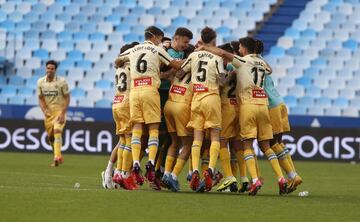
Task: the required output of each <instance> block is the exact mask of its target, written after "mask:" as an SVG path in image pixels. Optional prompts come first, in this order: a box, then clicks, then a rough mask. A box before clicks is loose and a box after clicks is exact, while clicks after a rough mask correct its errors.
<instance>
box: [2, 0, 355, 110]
mask: <svg viewBox="0 0 360 222" xmlns="http://www.w3.org/2000/svg"><path fill="white" fill-rule="evenodd" d="M282 2H283V3H281V4H279V2H278V1H277V0H193V1H189V0H170V1H168V0H148V1H145V0H141V1H140V0H139V1H137V0H121V1H111V0H98V1H87V0H72V1H71V0H62V1H38V0H17V1H12V0H8V1H5V0H4V1H1V5H0V68H1V70H2V72H1V78H0V83H1V89H0V95H1V99H0V103H1V104H15V103H16V104H31V105H33V104H36V103H35V102H34V100H31V99H30V98H31V96H28V95H27V94H31V95H35V93H36V92H35V85H36V80H37V79H38V78H39V76H41V75H43V72H44V63H45V61H46V60H48V59H55V60H58V61H59V62H60V66H59V69H58V74H59V75H62V76H65V77H66V78H67V79H68V81H69V85H70V87H71V93H72V95H73V97H74V102H72V103H71V105H72V106H84V107H110V104H111V103H110V102H109V101H110V100H111V98H108V95H111V94H110V93H105V92H108V91H110V90H111V89H112V88H113V83H112V81H113V71H112V62H113V59H114V57H115V56H116V55H117V53H118V52H119V49H120V47H121V45H122V44H124V43H126V42H131V41H142V40H143V34H142V31H143V29H144V28H145V27H146V26H148V25H153V24H154V25H157V26H159V27H161V28H163V29H164V30H165V32H166V35H167V36H172V34H173V32H174V31H175V29H176V27H178V26H186V27H188V28H190V29H191V30H192V31H193V32H194V34H195V39H197V38H198V37H199V31H200V29H201V28H202V27H203V26H204V25H209V26H211V27H213V28H215V29H216V31H217V32H218V43H219V44H221V43H223V42H227V41H230V40H235V39H238V38H239V37H241V36H245V35H247V34H248V32H249V31H253V30H255V28H256V27H257V24H259V23H261V24H262V26H261V29H260V30H258V31H257V33H256V35H255V36H256V37H259V38H260V39H262V40H263V41H264V42H265V46H266V52H267V54H266V56H265V58H266V59H267V61H268V62H269V63H270V64H271V65H272V67H273V70H274V74H273V79H274V81H275V84H276V85H277V87H278V89H279V92H280V93H281V94H282V95H283V96H284V98H285V101H286V102H287V105H288V107H289V108H290V114H298V115H343V116H359V110H360V105H359V104H360V103H359V98H360V97H359V96H360V91H359V90H358V86H359V83H360V71H358V69H359V67H360V62H359V60H358V59H357V57H358V56H359V55H360V49H359V39H360V32H359V31H358V30H357V27H358V26H359V25H360V16H359V15H360V1H358V0H312V1H310V0H298V1H290V0H285V1H282ZM273 6H276V7H273ZM274 8H276V10H275V11H273V12H272V10H274ZM269 12H270V14H271V17H270V18H269V19H266V21H264V19H265V15H267V14H268V13H269ZM329 46H331V47H329ZM8 62H10V63H12V64H13V66H12V67H11V66H5V65H4V64H5V63H8ZM23 88H24V89H23ZM89 95H90V96H89ZM15 96H19V98H22V99H20V100H16V99H14V97H15ZM28 98H29V99H28Z"/></svg>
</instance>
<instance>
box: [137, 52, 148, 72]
mask: <svg viewBox="0 0 360 222" xmlns="http://www.w3.org/2000/svg"><path fill="white" fill-rule="evenodd" d="M145 55H146V53H143V54H141V55H140V56H139V59H138V61H137V62H136V70H137V71H138V72H140V73H145V72H146V70H147V61H146V60H145V59H143V58H144V56H145Z"/></svg>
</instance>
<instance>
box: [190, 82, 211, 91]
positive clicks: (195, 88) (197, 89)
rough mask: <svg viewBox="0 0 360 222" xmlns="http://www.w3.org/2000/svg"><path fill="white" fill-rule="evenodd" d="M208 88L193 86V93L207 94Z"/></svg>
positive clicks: (198, 85)
mask: <svg viewBox="0 0 360 222" xmlns="http://www.w3.org/2000/svg"><path fill="white" fill-rule="evenodd" d="M207 91H209V88H208V87H206V86H204V85H202V84H194V92H207Z"/></svg>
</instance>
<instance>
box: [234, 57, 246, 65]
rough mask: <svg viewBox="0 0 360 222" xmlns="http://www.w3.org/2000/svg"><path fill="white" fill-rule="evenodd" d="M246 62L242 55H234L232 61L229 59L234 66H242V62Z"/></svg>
mask: <svg viewBox="0 0 360 222" xmlns="http://www.w3.org/2000/svg"><path fill="white" fill-rule="evenodd" d="M245 63H246V60H244V59H243V58H242V57H240V56H234V59H233V61H231V64H232V65H233V66H235V67H236V68H239V67H240V66H242V65H243V64H245Z"/></svg>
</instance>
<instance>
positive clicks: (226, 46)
mask: <svg viewBox="0 0 360 222" xmlns="http://www.w3.org/2000/svg"><path fill="white" fill-rule="evenodd" d="M218 48H220V49H222V50H225V51H227V52H229V53H232V54H234V49H233V47H232V46H231V44H230V43H225V44H222V45H219V46H218Z"/></svg>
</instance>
